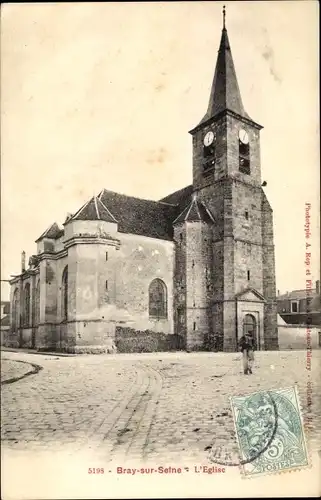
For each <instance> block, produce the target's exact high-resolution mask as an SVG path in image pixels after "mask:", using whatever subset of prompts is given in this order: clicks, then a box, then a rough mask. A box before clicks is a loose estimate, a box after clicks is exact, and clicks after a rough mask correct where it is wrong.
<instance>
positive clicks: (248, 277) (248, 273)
mask: <svg viewBox="0 0 321 500" xmlns="http://www.w3.org/2000/svg"><path fill="white" fill-rule="evenodd" d="M247 281H250V271H248V272H247Z"/></svg>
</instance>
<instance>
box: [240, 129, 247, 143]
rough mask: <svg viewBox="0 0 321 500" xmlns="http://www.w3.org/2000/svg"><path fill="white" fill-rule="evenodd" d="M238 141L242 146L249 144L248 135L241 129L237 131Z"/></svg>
mask: <svg viewBox="0 0 321 500" xmlns="http://www.w3.org/2000/svg"><path fill="white" fill-rule="evenodd" d="M239 139H240V141H241V142H242V143H243V144H248V143H249V135H248V133H247V132H246V130H244V129H243V128H242V129H241V130H240V131H239Z"/></svg>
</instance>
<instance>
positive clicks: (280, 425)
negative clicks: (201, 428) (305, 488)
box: [231, 387, 309, 476]
mask: <svg viewBox="0 0 321 500" xmlns="http://www.w3.org/2000/svg"><path fill="white" fill-rule="evenodd" d="M231 405H232V412H233V418H234V424H235V430H236V435H237V441H238V446H239V452H240V465H241V467H242V472H243V474H244V475H246V476H255V475H259V474H267V473H274V472H281V471H286V470H293V469H297V468H302V467H306V466H308V465H309V463H308V451H307V446H306V441H305V436H304V429H303V421H302V416H301V412H300V404H299V399H298V394H297V390H296V387H290V388H288V389H273V390H271V391H262V392H256V393H253V394H249V395H247V396H237V397H232V398H231Z"/></svg>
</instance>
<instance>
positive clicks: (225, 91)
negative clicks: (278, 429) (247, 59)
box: [190, 7, 278, 351]
mask: <svg viewBox="0 0 321 500" xmlns="http://www.w3.org/2000/svg"><path fill="white" fill-rule="evenodd" d="M225 16H226V13H225V7H224V8H223V29H222V34H221V41H220V45H219V50H218V55H217V62H216V68H215V73H214V78H213V82H212V87H211V92H210V98H209V103H208V108H207V111H206V114H205V116H204V117H203V119H202V120H201V121H200V123H199V124H198V125H197V126H196V127H194V128H193V129H192V130H191V131H190V134H191V135H192V140H193V190H194V195H197V198H198V200H199V201H200V202H201V203H204V205H205V206H206V207H207V208H208V209H209V210H210V212H211V214H212V215H213V218H214V224H213V226H212V252H213V253H212V270H211V276H212V286H211V290H212V296H211V300H210V306H209V307H210V311H209V313H210V314H209V318H210V325H209V330H210V331H211V332H212V334H213V335H215V337H217V336H218V335H219V336H221V339H220V343H221V345H223V349H224V350H226V351H231V350H232V351H234V350H236V349H237V342H238V339H239V338H240V336H241V335H242V334H243V332H244V330H245V329H246V328H248V326H247V325H249V324H253V328H252V330H253V335H254V336H255V341H256V343H257V348H260V349H277V348H278V341H277V315H276V297H275V295H276V293H275V292H276V290H275V263H274V244H273V216H272V209H271V207H270V205H269V203H268V201H267V198H266V196H265V193H264V191H263V189H262V187H261V184H262V180H261V160H260V130H261V129H262V128H263V127H262V126H261V125H259V124H258V123H256V122H255V121H254V120H252V118H250V116H249V115H248V114H247V112H246V111H245V109H244V106H243V102H242V98H241V93H240V89H239V85H238V81H237V77H236V71H235V67H234V62H233V58H232V52H231V46H230V42H229V38H228V34H227V29H226V22H225ZM251 321H252V323H251Z"/></svg>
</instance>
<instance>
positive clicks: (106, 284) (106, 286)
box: [105, 280, 108, 290]
mask: <svg viewBox="0 0 321 500" xmlns="http://www.w3.org/2000/svg"><path fill="white" fill-rule="evenodd" d="M105 288H106V290H108V280H106V283H105Z"/></svg>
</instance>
